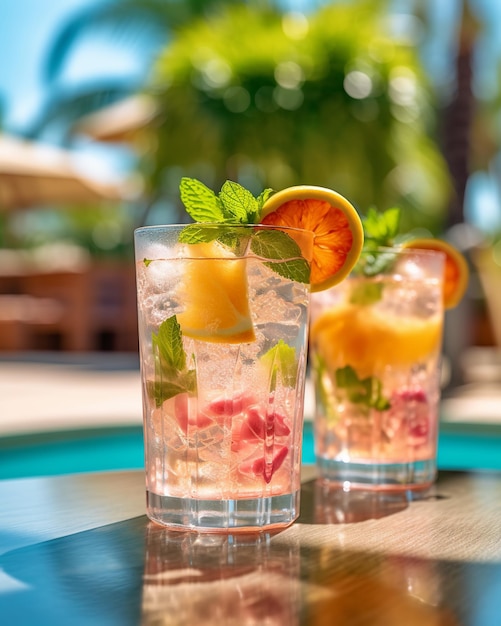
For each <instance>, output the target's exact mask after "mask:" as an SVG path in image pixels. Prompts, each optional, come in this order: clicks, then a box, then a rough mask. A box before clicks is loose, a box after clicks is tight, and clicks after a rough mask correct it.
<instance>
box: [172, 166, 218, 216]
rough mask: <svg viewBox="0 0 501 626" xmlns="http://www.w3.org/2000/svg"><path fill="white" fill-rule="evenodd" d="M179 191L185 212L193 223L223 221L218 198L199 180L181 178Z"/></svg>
mask: <svg viewBox="0 0 501 626" xmlns="http://www.w3.org/2000/svg"><path fill="white" fill-rule="evenodd" d="M179 191H180V194H181V201H182V203H183V204H184V206H185V208H186V212H187V213H188V215H189V216H190V217H191V218H192V219H193V220H194V221H195V222H212V223H214V222H219V223H221V222H224V221H225V219H224V213H223V209H222V207H221V202H220V201H219V198H218V197H217V196H216V194H215V193H214V192H213V191H212V190H211V189H209V188H208V187H206V186H205V185H204V184H203V183H201V182H200V181H199V180H196V179H194V178H187V177H183V178H182V179H181V183H180V185H179Z"/></svg>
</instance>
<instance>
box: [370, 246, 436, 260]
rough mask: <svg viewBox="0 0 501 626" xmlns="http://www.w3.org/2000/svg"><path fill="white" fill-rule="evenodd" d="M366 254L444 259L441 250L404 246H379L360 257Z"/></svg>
mask: <svg viewBox="0 0 501 626" xmlns="http://www.w3.org/2000/svg"><path fill="white" fill-rule="evenodd" d="M367 254H395V255H397V254H403V255H407V256H415V255H419V256H421V255H422V256H424V257H430V258H432V257H434V256H436V255H438V256H441V257H443V258H446V256H447V255H446V254H445V252H443V251H442V250H430V249H428V248H405V247H404V246H393V247H390V246H379V247H377V248H373V249H372V250H362V252H361V253H360V256H364V255H367Z"/></svg>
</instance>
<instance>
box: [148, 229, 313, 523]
mask: <svg viewBox="0 0 501 626" xmlns="http://www.w3.org/2000/svg"><path fill="white" fill-rule="evenodd" d="M182 228H183V227H158V228H150V229H148V228H146V229H140V230H139V231H138V234H137V235H136V251H137V259H138V261H137V285H138V310H139V337H140V349H141V370H142V378H143V405H144V438H145V464H146V487H147V512H148V515H149V516H150V518H151V519H152V520H154V521H157V522H159V523H161V524H164V525H167V526H171V527H174V528H176V527H178V528H196V529H205V530H213V531H218V530H231V531H232V532H234V531H236V530H249V529H255V528H261V527H267V528H269V527H270V526H284V525H288V524H290V523H291V522H292V521H293V520H294V519H295V518H296V517H297V515H298V513H299V509H298V507H299V490H300V461H301V441H302V419H303V395H304V377H305V374H304V372H305V362H306V335H307V321H308V306H309V285H308V284H307V283H300V282H297V281H294V280H291V279H290V278H286V277H283V276H281V275H280V274H279V273H277V271H275V270H274V269H273V268H274V267H275V265H274V263H276V261H269V260H267V259H262V258H257V257H256V256H255V255H254V254H252V253H250V252H249V250H248V249H247V250H246V251H245V252H244V253H242V252H241V251H240V252H239V254H237V255H236V254H234V252H233V251H230V252H228V250H227V249H224V250H222V251H221V255H222V256H221V258H215V257H214V254H216V252H217V253H218V254H219V246H218V245H216V246H215V247H214V246H213V247H207V246H205V247H204V248H203V249H202V248H195V250H196V253H197V254H200V251H202V252H203V254H204V255H206V254H207V253H208V251H209V253H210V255H211V256H210V258H209V257H208V256H203V257H197V256H193V250H194V248H190V247H189V246H183V245H181V244H179V243H176V242H177V236H178V234H179V232H180V231H181V230H182ZM244 229H245V232H246V233H249V232H254V230H255V229H254V228H253V227H238V230H242V231H243V230H244ZM166 231H167V232H166ZM282 234H284V233H282ZM305 235H307V236H308V237H310V234H309V233H305ZM246 236H248V235H246ZM145 258H146V259H147V262H145V261H144V259H145ZM244 283H245V284H244ZM213 293H216V296H215V297H214V298H212V294H213ZM178 322H179V325H178ZM166 325H167V326H166ZM183 328H184V331H183ZM176 333H178V334H176ZM172 334H174V336H175V341H173V340H172ZM177 339H178V340H179V342H178V343H176V341H177ZM180 351H181V352H182V358H181V360H179V352H180ZM173 354H177V356H172V355H173ZM169 359H174V360H175V361H176V364H175V365H173V364H172V362H171V361H169Z"/></svg>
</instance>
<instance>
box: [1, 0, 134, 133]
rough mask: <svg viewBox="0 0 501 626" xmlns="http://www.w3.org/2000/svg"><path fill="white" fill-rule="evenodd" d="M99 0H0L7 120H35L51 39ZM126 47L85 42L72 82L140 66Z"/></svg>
mask: <svg viewBox="0 0 501 626" xmlns="http://www.w3.org/2000/svg"><path fill="white" fill-rule="evenodd" d="M95 2H96V0H0V42H1V43H0V46H1V48H0V49H1V50H2V62H1V63H0V98H1V99H2V100H3V102H4V104H3V114H4V126H5V127H6V128H7V129H8V130H11V131H15V130H16V129H19V130H22V128H23V127H24V126H25V125H26V123H28V122H29V121H32V120H33V119H34V117H35V116H36V113H37V111H38V110H39V108H40V105H41V103H42V102H43V101H44V98H45V96H46V94H47V92H46V85H44V80H43V65H44V60H45V58H46V54H47V50H48V46H49V43H50V41H51V40H52V38H53V37H54V34H55V33H56V32H57V31H58V30H59V28H60V27H61V25H62V24H63V23H64V21H65V20H66V19H67V18H68V17H69V16H70V15H73V14H74V13H75V12H77V11H79V10H80V9H82V8H84V7H88V6H91V5H92V4H94V3H95ZM135 64H137V60H136V59H135V58H134V57H133V56H132V55H128V54H127V51H126V50H123V49H121V50H120V49H119V50H117V49H116V47H111V46H109V45H108V46H107V45H106V43H105V42H104V41H100V40H99V39H95V40H93V41H92V42H91V41H88V42H84V43H83V45H82V46H79V49H78V53H77V54H76V55H75V56H74V58H73V60H72V63H71V66H70V67H69V68H68V69H67V71H66V72H65V75H64V79H65V81H66V82H69V81H71V80H78V79H82V78H84V77H85V76H86V75H92V76H99V75H103V74H106V73H107V72H109V73H110V74H111V75H116V74H117V73H118V72H126V73H129V74H130V73H131V72H134V71H137V70H138V68H137V66H136V65H135Z"/></svg>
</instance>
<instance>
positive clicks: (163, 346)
mask: <svg viewBox="0 0 501 626" xmlns="http://www.w3.org/2000/svg"><path fill="white" fill-rule="evenodd" d="M152 344H153V347H154V349H155V350H156V353H157V354H158V355H159V357H160V359H161V360H162V364H163V365H164V366H165V367H168V368H169V369H174V370H182V369H184V368H185V367H186V354H185V352H184V348H183V339H182V334H181V327H180V326H179V322H178V321H177V317H176V316H175V315H173V316H172V317H169V318H167V319H166V320H164V321H163V322H162V323H161V324H160V327H159V329H158V334H156V335H155V333H153V334H152Z"/></svg>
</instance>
